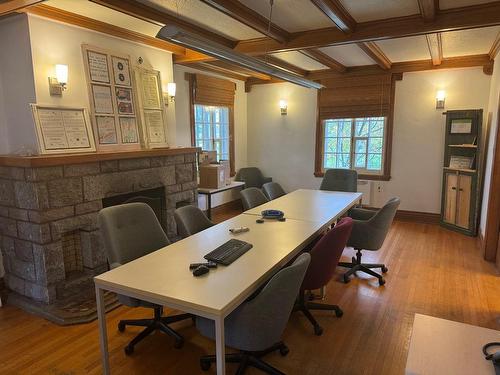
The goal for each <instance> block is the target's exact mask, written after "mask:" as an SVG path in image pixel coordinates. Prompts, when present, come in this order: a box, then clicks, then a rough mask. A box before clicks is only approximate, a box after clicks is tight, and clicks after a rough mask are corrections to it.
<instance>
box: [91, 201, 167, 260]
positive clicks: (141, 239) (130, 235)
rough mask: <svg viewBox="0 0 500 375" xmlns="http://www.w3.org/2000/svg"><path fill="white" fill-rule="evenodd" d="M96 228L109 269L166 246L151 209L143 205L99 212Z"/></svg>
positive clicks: (127, 205)
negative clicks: (99, 233)
mask: <svg viewBox="0 0 500 375" xmlns="http://www.w3.org/2000/svg"><path fill="white" fill-rule="evenodd" d="M99 228H100V230H101V235H102V238H103V240H104V248H105V252H106V256H107V258H108V262H109V264H110V266H111V267H113V266H116V265H120V264H125V263H127V262H130V261H131V260H134V259H137V258H140V257H142V256H144V255H146V254H149V253H151V252H153V251H156V250H158V249H161V248H162V247H164V246H167V245H169V244H170V241H169V239H168V238H167V236H166V235H165V232H164V231H163V229H162V227H161V225H160V223H159V222H158V219H157V218H156V215H155V213H154V211H153V209H152V208H151V207H149V206H148V205H147V204H146V203H127V204H121V205H117V206H111V207H106V208H103V209H102V210H101V211H100V212H99Z"/></svg>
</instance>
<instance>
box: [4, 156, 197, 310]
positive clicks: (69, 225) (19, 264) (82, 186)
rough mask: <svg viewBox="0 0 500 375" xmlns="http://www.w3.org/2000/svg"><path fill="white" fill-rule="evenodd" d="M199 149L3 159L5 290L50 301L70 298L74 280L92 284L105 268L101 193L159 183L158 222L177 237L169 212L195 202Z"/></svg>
mask: <svg viewBox="0 0 500 375" xmlns="http://www.w3.org/2000/svg"><path fill="white" fill-rule="evenodd" d="M196 152H197V149H195V148H186V149H171V150H167V149H165V150H163V152H161V151H158V150H151V151H139V152H136V153H135V154H134V153H133V152H128V153H117V156H116V159H115V160H113V157H112V155H111V154H108V153H107V154H102V155H104V156H105V157H102V158H101V157H100V154H92V155H87V157H83V158H82V157H81V156H80V155H79V156H76V155H72V156H67V157H61V156H57V157H50V156H48V157H45V158H46V159H47V160H48V162H47V163H44V162H42V159H43V157H38V158H41V159H40V160H39V159H36V158H32V160H31V159H30V160H29V161H26V160H24V161H23V160H22V159H24V158H21V157H19V158H15V157H0V234H1V242H0V245H1V250H2V254H3V262H4V268H5V272H6V275H5V284H6V286H7V287H8V289H10V291H11V292H13V293H14V294H17V295H19V296H24V300H27V299H28V300H32V301H34V302H38V303H43V304H49V305H53V304H55V303H56V302H57V301H60V300H61V299H63V298H64V299H67V298H68V294H69V295H71V290H72V287H73V286H74V285H81V284H88V285H92V277H93V276H94V275H97V274H99V273H102V272H103V271H105V270H107V262H106V258H105V254H104V249H103V245H102V241H101V238H100V234H99V229H98V226H97V214H98V212H99V210H100V209H101V208H102V207H103V199H104V198H108V197H112V196H118V195H122V194H127V193H133V192H140V191H144V190H148V189H154V188H158V187H163V188H164V192H165V207H164V212H162V215H161V216H162V217H163V223H162V226H163V227H164V228H165V229H166V232H167V235H168V237H169V238H170V239H171V240H174V241H175V240H176V238H177V228H176V225H175V221H174V219H173V211H174V210H175V208H176V206H178V205H179V204H185V203H192V204H195V202H196V201H197V193H196V187H197V176H196ZM134 155H136V157H134ZM151 155H152V156H151ZM77 158H78V159H77ZM16 160H17V161H16ZM33 160H35V161H36V163H35V162H33ZM47 164H49V166H46V165H47Z"/></svg>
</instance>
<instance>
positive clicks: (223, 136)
mask: <svg viewBox="0 0 500 375" xmlns="http://www.w3.org/2000/svg"><path fill="white" fill-rule="evenodd" d="M194 133H195V143H196V146H197V147H201V148H202V149H203V150H206V151H217V161H219V160H230V152H229V148H230V147H229V145H230V138H231V137H230V134H229V108H228V107H216V106H208V105H201V104H195V105H194Z"/></svg>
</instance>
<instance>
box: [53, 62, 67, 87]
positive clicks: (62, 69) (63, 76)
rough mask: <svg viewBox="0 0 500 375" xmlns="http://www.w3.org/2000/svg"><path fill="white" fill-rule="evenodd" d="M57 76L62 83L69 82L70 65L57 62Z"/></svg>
mask: <svg viewBox="0 0 500 375" xmlns="http://www.w3.org/2000/svg"><path fill="white" fill-rule="evenodd" d="M56 78H57V81H58V82H59V83H60V84H63V85H65V84H67V83H68V66H67V65H63V64H56Z"/></svg>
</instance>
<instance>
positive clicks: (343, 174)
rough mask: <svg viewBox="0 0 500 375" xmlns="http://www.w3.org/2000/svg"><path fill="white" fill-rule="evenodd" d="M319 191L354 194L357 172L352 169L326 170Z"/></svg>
mask: <svg viewBox="0 0 500 375" xmlns="http://www.w3.org/2000/svg"><path fill="white" fill-rule="evenodd" d="M319 189H320V190H328V191H346V192H350V193H356V192H357V191H358V172H356V171H355V170H354V169H327V170H326V171H325V175H324V176H323V180H322V181H321V186H320V187H319Z"/></svg>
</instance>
